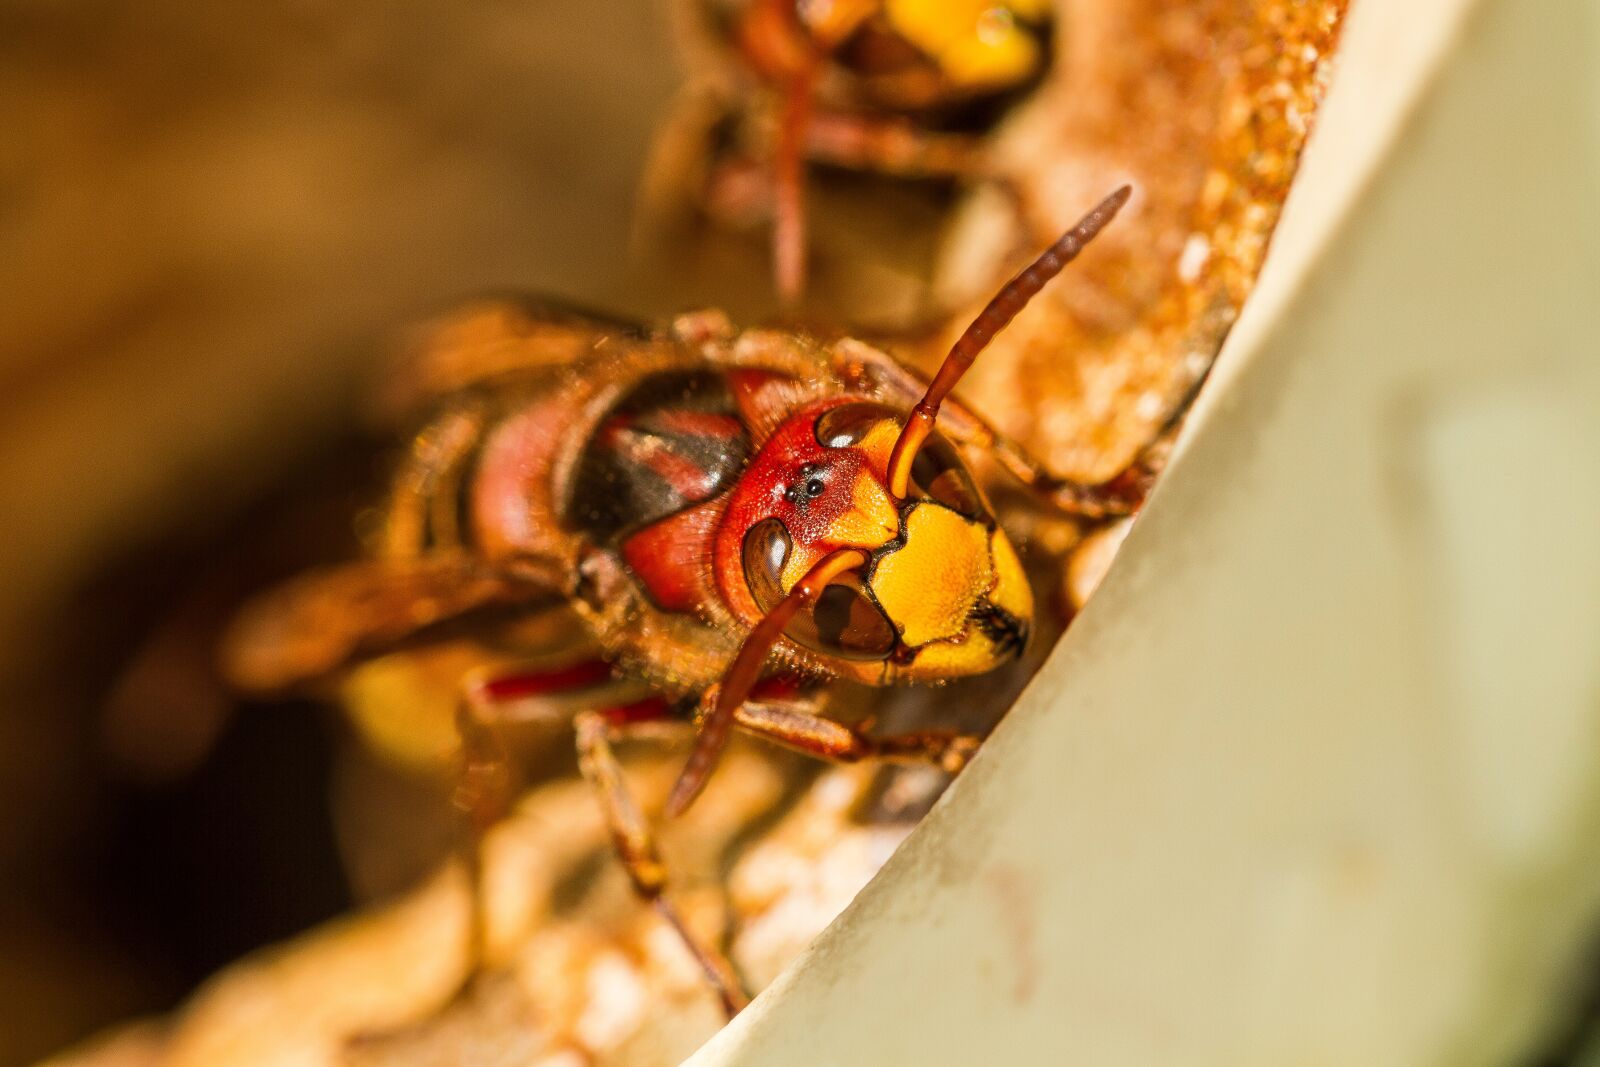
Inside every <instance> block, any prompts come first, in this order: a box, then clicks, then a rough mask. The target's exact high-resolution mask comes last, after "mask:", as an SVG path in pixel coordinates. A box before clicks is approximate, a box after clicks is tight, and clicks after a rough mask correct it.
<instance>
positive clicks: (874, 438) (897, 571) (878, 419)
mask: <svg viewBox="0 0 1600 1067" xmlns="http://www.w3.org/2000/svg"><path fill="white" fill-rule="evenodd" d="M902 421H903V416H902V415H901V414H900V413H899V412H896V411H894V410H893V409H891V408H888V407H884V406H882V405H879V404H874V403H869V402H860V401H853V402H850V403H846V404H843V405H837V406H832V407H830V408H828V409H827V410H826V411H824V412H822V413H821V414H820V415H818V414H816V413H807V414H806V415H803V416H800V417H798V418H796V419H795V420H793V424H792V425H791V426H789V427H785V428H784V430H783V431H780V433H779V434H778V435H776V436H777V437H778V438H790V439H789V440H784V441H781V442H779V441H775V442H774V444H778V445H779V447H778V448H777V449H776V450H775V451H776V453H777V455H778V456H779V457H781V459H782V463H783V467H782V469H781V470H780V469H775V470H774V471H773V472H772V475H773V477H770V478H766V477H762V478H757V479H752V480H751V481H752V483H753V484H757V485H761V484H764V485H766V486H769V487H770V488H769V489H768V491H767V492H768V496H767V499H766V501H765V506H764V507H762V508H761V510H760V511H759V512H747V513H746V516H747V517H748V518H749V519H750V520H753V521H751V522H750V524H749V526H748V527H746V528H747V529H748V531H749V532H748V533H747V534H746V536H745V539H744V543H743V551H742V558H743V564H744V567H743V569H744V577H745V579H746V581H747V583H748V586H749V589H750V592H751V595H752V597H753V599H754V601H755V606H756V607H757V608H758V609H759V610H761V611H766V610H769V609H770V608H771V607H772V605H773V604H775V603H777V602H778V601H779V600H780V599H782V597H783V596H784V594H785V593H787V592H788V591H789V590H791V589H792V588H793V587H794V585H795V583H797V582H799V581H800V580H801V578H802V577H803V576H804V575H805V574H806V572H807V570H808V569H809V568H810V567H811V566H812V565H813V564H815V563H816V562H817V561H818V560H819V559H821V558H822V557H823V556H825V555H826V554H827V553H829V552H831V551H834V550H836V549H839V548H856V549H860V550H861V551H862V552H863V553H865V554H866V556H867V562H866V564H865V565H864V566H863V567H861V568H860V569H859V571H857V572H852V573H849V574H846V575H844V576H842V577H841V578H838V579H836V580H835V581H834V582H833V584H831V585H830V586H828V588H827V590H826V591H825V592H824V593H823V594H822V596H821V597H820V598H819V600H818V602H817V604H816V606H815V608H814V609H813V610H811V611H810V612H803V613H801V614H800V615H798V616H797V617H796V619H795V621H794V622H793V623H791V624H790V626H789V628H788V629H787V630H786V631H785V636H787V637H789V638H790V639H791V640H794V641H795V642H797V643H798V644H800V645H802V646H805V647H807V648H810V649H812V650H813V651H816V652H819V653H822V654H823V655H826V656H828V657H830V658H831V659H835V660H838V661H843V662H842V663H841V664H839V665H840V666H841V667H842V668H843V670H842V673H845V674H847V675H849V676H852V677H855V678H858V679H860V680H862V681H868V682H876V683H888V682H894V681H936V680H938V679H942V678H956V677H961V676H964V675H971V674H981V673H983V672H985V671H989V670H992V669H994V668H995V667H998V666H999V665H1000V664H1002V663H1004V662H1006V661H1008V660H1010V659H1012V658H1014V657H1016V656H1017V655H1018V654H1019V653H1020V652H1021V651H1022V649H1023V647H1024V646H1025V644H1026V643H1027V637H1028V631H1029V628H1030V625H1031V623H1032V620H1033V594H1032V591H1031V589H1030V588H1029V586H1028V581H1027V578H1026V576H1025V575H1024V573H1023V570H1022V564H1021V563H1020V561H1019V560H1018V558H1017V554H1016V551H1015V549H1014V548H1013V547H1012V545H1011V542H1010V540H1009V539H1008V538H1007V537H1006V534H1005V531H1004V530H1002V529H1001V528H1000V526H999V524H998V523H997V522H996V521H995V518H994V515H993V514H992V513H991V512H990V510H989V506H988V503H987V502H986V501H985V500H984V498H983V496H982V494H981V493H980V492H979V491H978V488H977V485H976V483H975V482H974V481H973V479H972V475H971V473H970V472H969V471H968V470H967V467H966V465H965V464H964V463H963V462H962V460H961V458H960V456H959V454H958V453H957V452H956V450H955V448H954V447H952V446H951V444H950V443H949V442H948V441H947V440H945V439H944V438H943V437H941V436H939V435H938V434H937V433H936V434H934V435H933V436H932V437H930V438H929V439H928V441H927V442H926V443H925V444H924V445H923V447H922V449H921V450H920V451H919V452H918V454H917V459H916V462H915V465H914V466H913V468H912V477H911V485H910V488H909V490H908V492H907V494H906V497H905V499H903V500H895V499H894V497H893V496H891V495H890V493H889V491H888V489H887V487H886V484H885V477H886V470H887V467H888V461H889V453H890V451H891V450H892V449H893V447H894V441H895V438H896V437H897V436H898V435H899V433H900V428H901V424H902ZM801 430H803V431H804V437H806V438H809V440H805V441H802V440H800V439H799V438H800V437H801V433H800V432H799V431H801ZM784 431H788V432H784ZM758 463H759V460H758ZM775 466H776V465H775Z"/></svg>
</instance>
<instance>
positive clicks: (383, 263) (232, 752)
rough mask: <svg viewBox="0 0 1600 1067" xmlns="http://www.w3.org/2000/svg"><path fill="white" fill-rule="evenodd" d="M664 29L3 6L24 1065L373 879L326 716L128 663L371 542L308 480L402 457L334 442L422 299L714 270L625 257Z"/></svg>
mask: <svg viewBox="0 0 1600 1067" xmlns="http://www.w3.org/2000/svg"><path fill="white" fill-rule="evenodd" d="M667 21H668V20H667V16H666V12H665V11H664V10H663V8H662V7H661V6H660V5H653V4H649V3H643V2H639V0H603V2H591V3H585V4H571V3H556V2H554V0H480V2H477V3H473V4H442V3H431V4H394V3H387V4H386V3H373V2H371V0H355V2H352V3H342V4H328V3H317V2H312V0H265V2H261V0H258V2H254V3H249V4H241V3H214V2H207V3H200V2H196V0H173V2H169V3H163V4H148V3H139V2H134V0H109V2H107V0H76V2H74V0H13V2H11V3H8V4H6V5H4V6H3V8H0V115H3V116H4V120H3V122H4V129H5V134H4V136H3V137H0V531H4V536H5V542H4V550H3V552H0V702H3V706H0V810H3V812H4V814H3V815H0V1062H17V1061H19V1060H22V1059H26V1058H28V1057H31V1056H33V1055H35V1054H39V1053H43V1052H45V1051H47V1050H49V1049H52V1048H54V1047H58V1046H59V1045H61V1044H62V1043H64V1042H66V1041H68V1040H70V1039H73V1038H75V1037H78V1036H80V1035H83V1034H85V1033H88V1032H89V1031H91V1030H93V1029H94V1028H96V1027H97V1026H100V1025H102V1024H104V1023H106V1022H109V1021H111V1020H114V1019H120V1018H123V1017H125V1016H127V1015H129V1014H130V1013H137V1012H146V1011H155V1010H159V1009H162V1008H165V1007H168V1006H170V1005H172V1004H173V1003H175V1002H176V1001H177V999H178V998H179V996H180V995H181V994H182V993H183V992H184V991H186V990H187V989H188V988H189V987H190V986H191V985H192V984H193V982H194V981H195V980H197V979H198V978H199V977H200V976H202V975H203V974H205V973H207V972H209V971H210V970H211V969H213V968H214V967H216V966H217V965H219V964H220V963H222V962H224V961H225V960H227V959H230V958H232V957H234V956H236V955H237V954H239V953H240V952H242V951H244V950H247V949H249V948H251V947H253V946H254V945H256V944H260V943H264V942H266V941H268V940H272V939H276V938H280V937H282V936H284V935H286V934H288V933H291V932H293V931H295V930H298V929H301V928H303V927H304V926H306V925H308V924H309V923H311V922H313V921H315V920H317V919H320V918H322V917H324V916H326V915H328V914H332V913H333V912H335V911H337V910H338V909H340V908H341V907H342V906H343V904H344V902H345V895H346V894H345V889H344V886H343V884H342V880H341V877H340V875H339V873H338V868H337V866H336V864H335V861H334V854H333V846H332V840H331V831H330V829H329V827H328V816H327V804H326V797H325V790H326V785H327V771H328V760H329V753H328V750H329V747H330V742H329V738H328V734H329V732H330V730H331V729H332V727H330V725H329V724H328V722H327V721H326V720H324V719H323V718H321V717H319V716H317V715H316V714H315V713H314V711H313V710H312V709H309V708H302V709H292V708H291V709H275V710H274V713H273V714H272V715H270V716H243V717H241V718H236V719H233V720H231V721H230V722H229V723H228V724H225V725H220V727H219V723H218V722H217V721H215V720H214V719H207V718H206V716H207V715H208V714H213V713H214V712H215V708H214V707H213V706H212V703H211V702H212V701H213V699H214V698H213V697H212V695H210V694H207V693H205V692H203V691H202V692H193V693H188V694H185V693H184V692H183V691H182V686H181V685H169V686H166V687H165V691H166V692H167V693H168V694H169V695H170V698H171V700H172V702H173V705H174V707H173V709H172V710H173V712H174V721H176V722H178V723H179V724H180V725H178V726H163V725H162V723H163V719H162V718H161V717H160V715H159V714H158V709H157V708H156V707H154V706H153V704H159V700H156V701H154V702H152V701H151V700H150V699H149V698H148V697H147V696H145V694H147V693H148V692H149V691H150V690H151V689H152V688H155V687H153V686H150V685H148V684H146V685H145V687H144V689H143V690H140V686H139V680H138V679H137V678H136V679H135V680H134V681H133V682H130V681H129V680H128V678H127V677H126V674H127V671H128V669H129V668H130V666H131V665H132V664H133V663H134V662H135V660H134V657H135V655H136V654H141V643H142V642H145V641H147V640H148V639H149V635H150V633H152V632H156V633H158V634H159V633H161V632H162V630H161V628H162V627H163V626H166V627H168V628H169V629H170V628H171V616H172V614H173V612H174V611H178V612H179V614H180V615H181V614H182V613H183V612H184V611H187V612H188V618H187V619H186V620H184V619H180V622H179V625H178V632H177V635H176V636H175V637H174V638H173V641H174V642H176V643H178V644H182V643H185V642H193V641H197V640H200V639H203V638H204V637H205V631H206V630H207V628H208V627H210V626H212V625H214V615H215V613H214V612H211V613H209V614H208V611H207V606H206V605H205V604H203V603H201V604H199V605H198V606H196V604H195V598H196V597H199V598H200V600H202V601H203V600H204V599H205V594H204V592H203V591H202V592H200V593H196V592H195V589H196V583H197V578H196V576H197V575H199V576H201V577H202V578H203V577H204V575H205V574H206V573H207V570H208V569H209V570H210V571H212V572H213V573H218V572H221V573H226V572H227V571H228V569H229V564H228V560H229V559H230V556H229V553H230V552H232V551H233V549H232V548H231V547H230V546H235V545H238V544H239V543H240V542H241V541H243V540H249V539H251V538H254V539H255V540H256V541H257V542H260V541H263V540H264V541H265V542H266V546H267V547H266V548H264V549H263V548H259V547H258V548H255V549H252V550H251V551H253V552H256V553H257V554H258V556H259V555H260V554H262V553H265V555H266V556H267V557H271V556H272V554H273V553H274V552H278V553H279V554H280V555H281V556H282V557H283V559H288V558H291V557H293V556H295V555H296V554H297V553H299V552H301V551H302V550H308V549H306V546H307V545H308V544H309V543H310V542H311V541H313V540H315V538H316V537H318V536H322V533H321V531H325V530H331V531H332V533H330V534H329V535H328V536H334V537H337V536H341V535H342V534H341V531H340V529H339V526H338V524H337V522H335V521H324V520H325V516H322V517H313V518H312V519H310V520H302V519H300V518H298V517H295V516H294V515H292V514H290V512H289V511H288V509H287V507H286V505H284V504H283V502H284V501H287V500H290V499H294V498H296V497H297V496H299V495H301V494H300V489H301V488H302V487H304V486H305V485H307V484H311V485H314V486H323V487H326V488H327V489H328V494H325V495H331V496H333V497H338V496H339V494H340V493H341V492H342V491H343V488H344V487H345V486H346V485H350V484H356V483H359V481H360V480H361V478H362V477H363V476H364V475H365V474H366V472H367V471H368V470H369V469H370V467H371V465H372V463H371V461H370V459H368V458H366V457H365V454H364V453H362V452H361V451H360V450H359V449H356V450H353V451H352V450H351V449H343V450H341V449H340V448H339V447H337V443H338V442H341V441H348V439H349V436H350V430H349V427H350V426H351V425H352V420H351V411H352V407H353V403H354V398H355V396H356V384H357V382H358V381H359V380H360V378H361V371H362V369H363V368H365V367H369V366H370V365H371V360H372V358H374V357H375V356H376V354H377V353H379V352H380V351H381V350H382V348H383V341H384V338H385V335H386V333H387V331H388V330H389V329H390V328H391V327H393V326H394V325H395V324H396V323H399V322H402V321H404V320H406V319H408V318H412V317H415V316H416V315H418V314H420V313H423V312H426V311H429V310H432V309H435V308H437V307H438V306H439V305H441V304H445V303H448V302H449V301H451V300H453V299H456V298H458V297H461V296H463V295H466V294H471V293H476V292H481V291H483V290H484V289H486V288H501V287H509V288H528V289H537V290H542V291H548V292H553V293H557V294H561V295H565V296H568V297H572V298H576V299H579V300H582V301H584V302H588V303H595V304H603V305H606V306H609V307H613V308H618V309H621V310H625V311H634V312H641V313H643V312H652V311H655V310H658V309H660V308H664V307H668V306H674V305H680V304H688V303H695V302H698V301H702V300H706V299H709V298H710V296H711V294H709V293H704V292H701V293H697V292H694V291H692V289H691V288H690V285H689V283H685V282H682V280H681V279H666V280H664V281H662V282H661V283H660V284H659V285H658V286H657V287H656V288H654V289H653V288H652V287H650V286H643V287H641V286H639V285H637V284H633V283H634V282H636V281H637V279H634V278H630V267H629V265H628V260H627V256H626V249H627V247H628V243H629V236H630V226H631V218H630V214H631V207H632V203H633V198H634V190H635V184H636V182H637V179H638V174H639V171H640V168H641V167H642V165H643V161H644V158H645V155H646V151H647V148H648V144H649V137H650V133H651V131H652V128H653V126H654V124H655V123H656V121H657V119H658V117H659V115H660V113H661V111H662V110H663V109H664V108H666V107H667V105H668V103H669V98H670V95H671V93H672V91H673V88H674V86H675V85H676V83H677V74H676V71H675V70H674V58H673V55H672V51H671V48H670V36H669V33H668V29H667ZM759 263H760V261H759V259H754V260H753V261H752V265H753V267H754V269H753V270H751V271H750V272H749V273H748V274H747V275H746V276H747V277H749V278H751V280H752V282H759V280H760V266H759ZM674 285H676V286H677V287H676V288H674ZM721 288H722V289H723V291H722V292H719V293H718V294H716V295H717V296H718V298H719V299H721V300H724V301H725V300H726V295H727V294H726V287H721ZM335 455H353V456H354V457H355V458H353V459H351V460H349V461H347V462H344V463H343V465H342V466H338V467H336V466H334V465H332V461H331V460H329V459H328V458H327V457H330V456H335ZM274 493H276V495H274ZM262 500H266V501H267V503H265V504H263V503H262V502H261V501H262ZM327 510H328V513H329V514H333V513H335V512H336V511H337V509H333V508H330V509H327ZM308 531H311V532H308ZM263 532H265V536H264V537H263V536H262V535H263ZM274 544H276V545H277V547H276V548H274V547H273V546H274ZM272 565H273V564H270V563H263V564H261V566H262V567H265V568H269V569H270V567H271V566H272ZM278 565H279V566H281V565H282V561H281V560H280V561H279V563H278ZM142 654H144V655H148V654H149V650H148V648H145V649H144V650H143V653H142ZM159 658H160V657H159V656H158V657H157V659H158V660H159ZM146 668H148V664H146V665H145V667H142V668H141V669H143V670H145V671H146V674H148V673H149V670H148V669H146ZM153 669H155V670H156V671H157V672H158V673H159V671H160V670H161V669H162V668H161V665H160V663H159V662H158V663H157V664H156V667H155V668H153ZM180 673H181V672H180ZM181 680H182V679H180V681H181ZM146 681H148V679H146ZM166 681H169V682H170V681H172V678H171V677H168V678H166ZM130 686H131V687H132V690H133V691H134V692H133V695H132V696H130V695H129V691H130V690H129V687H130ZM119 687H120V689H119ZM141 698H142V699H141ZM118 701H120V704H118ZM109 705H116V706H117V707H118V708H119V709H120V710H118V711H117V713H116V714H113V715H112V717H111V719H110V721H109V722H108V720H107V717H106V716H107V713H108V706H109ZM118 715H120V718H119V717H118ZM185 724H186V725H185ZM218 728H220V729H221V730H222V734H221V736H220V737H219V738H216V739H213V738H212V737H211V736H210V733H211V731H214V730H216V729H218ZM213 740H214V743H215V745H216V750H215V756H214V758H212V759H209V760H208V761H206V763H205V764H204V766H203V768H202V769H200V770H198V771H196V770H195V767H194V763H195V758H196V754H197V753H198V752H199V751H201V750H202V749H203V748H204V746H205V745H207V744H210V743H213ZM289 875H292V877H289Z"/></svg>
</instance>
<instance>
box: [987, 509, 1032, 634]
mask: <svg viewBox="0 0 1600 1067" xmlns="http://www.w3.org/2000/svg"><path fill="white" fill-rule="evenodd" d="M990 544H991V545H992V547H993V551H994V574H995V582H994V588H993V589H991V590H989V602H990V603H991V604H993V605H994V606H995V607H997V608H1000V609H1002V610H1004V611H1009V612H1010V613H1011V614H1012V615H1014V616H1016V617H1017V619H1019V620H1020V621H1022V622H1029V621H1031V620H1032V619H1033V587H1032V586H1030V585H1029V584H1028V575H1027V573H1026V572H1025V571H1024V570H1023V569H1022V561H1021V560H1020V559H1018V558H1017V550H1016V549H1015V548H1012V547H1011V538H1009V537H1007V536H1006V534H1005V531H1004V530H1000V529H996V530H995V531H994V535H993V536H992V538H991V539H990Z"/></svg>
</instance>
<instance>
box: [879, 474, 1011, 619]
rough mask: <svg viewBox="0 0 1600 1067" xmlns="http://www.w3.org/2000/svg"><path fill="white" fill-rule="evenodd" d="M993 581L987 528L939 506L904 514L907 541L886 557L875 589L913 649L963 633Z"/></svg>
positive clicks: (918, 507)
mask: <svg viewBox="0 0 1600 1067" xmlns="http://www.w3.org/2000/svg"><path fill="white" fill-rule="evenodd" d="M994 584H995V573H994V562H993V560H992V559H991V558H990V553H989V531H988V530H987V529H985V528H984V527H983V526H980V525H979V524H978V523H975V522H972V521H971V520H969V519H964V518H962V517H961V516H960V515H957V514H956V513H955V512H953V511H950V510H949V509H947V508H942V507H939V506H938V505H936V504H919V505H917V506H916V507H915V508H913V509H912V510H911V513H910V514H909V515H908V516H907V518H906V544H905V547H904V548H901V549H899V550H897V551H895V552H891V553H890V554H889V555H887V556H884V557H883V559H882V560H880V561H879V562H878V566H877V569H876V570H874V571H873V574H872V592H873V595H875V596H876V597H877V598H878V603H879V604H881V605H883V609H884V611H886V612H888V614H889V619H890V621H892V622H893V623H894V624H895V628H896V629H898V630H899V631H900V639H901V640H902V641H904V642H905V643H906V644H907V645H910V646H912V647H913V648H915V647H917V646H918V645H925V644H927V643H928V642H930V641H943V640H948V639H950V638H953V637H956V636H959V635H960V634H961V633H962V632H963V631H964V630H965V629H966V625H967V616H968V614H969V613H970V612H971V610H972V606H973V604H975V603H977V601H978V598H979V597H981V596H983V595H984V594H985V593H987V592H988V591H989V590H990V589H991V588H992V587H993V586H994Z"/></svg>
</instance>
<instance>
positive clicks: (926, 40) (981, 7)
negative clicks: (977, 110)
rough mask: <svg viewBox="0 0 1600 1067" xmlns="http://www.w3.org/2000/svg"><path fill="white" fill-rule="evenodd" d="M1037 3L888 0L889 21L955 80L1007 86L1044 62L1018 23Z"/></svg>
mask: <svg viewBox="0 0 1600 1067" xmlns="http://www.w3.org/2000/svg"><path fill="white" fill-rule="evenodd" d="M1032 6H1033V5H1032V4H1030V3H1027V2H1024V3H1021V4H1015V5H1013V4H1006V3H996V2H995V0H887V3H886V4H885V10H886V11H887V12H888V16H889V21H890V23H891V24H892V25H893V26H894V28H895V29H896V30H897V31H898V32H899V33H900V35H901V36H902V37H904V38H905V39H906V40H908V41H910V42H911V43H912V44H914V45H916V46H917V47H918V48H920V49H922V50H923V51H924V52H926V53H928V55H930V56H932V57H933V58H934V60H935V61H937V62H938V64H939V68H940V70H941V71H943V73H944V75H945V76H946V77H947V78H949V79H950V80H951V81H952V82H954V83H955V84H957V85H964V86H977V87H982V86H1004V85H1010V84H1012V83H1014V82H1019V81H1021V80H1023V79H1024V78H1026V77H1027V76H1028V75H1029V74H1031V73H1032V72H1033V70H1034V69H1035V68H1036V67H1037V66H1038V64H1039V62H1040V54H1039V46H1038V45H1037V44H1036V43H1035V42H1034V40H1033V38H1032V37H1031V36H1029V34H1028V32H1027V31H1026V30H1024V29H1021V28H1020V27H1018V26H1017V24H1016V19H1015V13H1016V12H1019V11H1020V12H1022V13H1024V14H1026V13H1027V12H1028V10H1029V9H1030V8H1031V7H1032Z"/></svg>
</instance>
